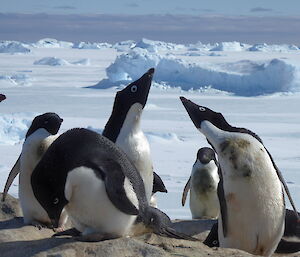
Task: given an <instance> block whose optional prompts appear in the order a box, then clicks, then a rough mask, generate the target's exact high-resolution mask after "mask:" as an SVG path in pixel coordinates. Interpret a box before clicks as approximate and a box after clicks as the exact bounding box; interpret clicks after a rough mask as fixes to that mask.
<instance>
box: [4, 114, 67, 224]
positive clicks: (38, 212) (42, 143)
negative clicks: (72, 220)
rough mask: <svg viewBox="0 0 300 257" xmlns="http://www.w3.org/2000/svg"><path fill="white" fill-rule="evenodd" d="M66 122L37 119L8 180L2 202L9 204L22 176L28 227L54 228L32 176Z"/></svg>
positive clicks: (22, 200)
mask: <svg viewBox="0 0 300 257" xmlns="http://www.w3.org/2000/svg"><path fill="white" fill-rule="evenodd" d="M62 122H63V119H62V118H60V117H59V116H58V115H57V114H56V113H51V112H48V113H44V114H42V115H38V116H36V117H35V118H34V119H33V121H32V123H31V126H30V127H29V129H28V131H27V133H26V136H25V141H24V144H23V148H22V152H21V154H20V156H19V158H18V160H17V161H16V163H15V165H14V166H13V168H12V170H11V171H10V173H9V176H8V178H7V181H6V184H5V188H4V192H3V198H2V201H5V198H6V195H7V193H8V190H9V188H10V186H11V184H12V182H13V180H14V179H15V177H16V176H17V175H18V174H19V173H20V176H19V199H20V205H21V209H22V212H23V216H24V223H25V224H31V225H35V226H38V227H41V226H50V225H51V221H50V219H49V217H48V215H47V213H46V211H45V210H44V209H43V208H42V206H41V205H40V204H39V202H38V201H37V200H36V198H35V196H34V194H33V191H32V187H31V182H30V180H31V174H32V171H33V169H34V168H35V166H36V164H37V163H38V162H39V160H40V159H41V158H42V156H43V154H44V153H45V152H46V151H47V149H48V147H49V146H50V145H51V143H52V142H53V141H54V140H55V139H56V138H57V137H58V135H57V132H58V130H59V128H60V126H61V123H62ZM65 219H66V215H65V214H64V215H62V219H61V220H60V224H59V225H61V226H62V225H63V223H64V222H65Z"/></svg>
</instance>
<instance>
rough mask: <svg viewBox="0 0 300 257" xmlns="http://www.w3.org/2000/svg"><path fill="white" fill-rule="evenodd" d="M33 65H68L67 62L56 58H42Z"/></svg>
mask: <svg viewBox="0 0 300 257" xmlns="http://www.w3.org/2000/svg"><path fill="white" fill-rule="evenodd" d="M33 64H34V65H49V66H64V65H68V64H69V62H67V61H66V60H64V59H60V58H56V57H44V58H42V59H40V60H37V61H35V62H34V63H33Z"/></svg>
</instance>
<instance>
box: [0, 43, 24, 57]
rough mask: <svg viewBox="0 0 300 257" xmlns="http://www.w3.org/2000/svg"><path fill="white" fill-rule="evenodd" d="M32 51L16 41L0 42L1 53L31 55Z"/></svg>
mask: <svg viewBox="0 0 300 257" xmlns="http://www.w3.org/2000/svg"><path fill="white" fill-rule="evenodd" d="M29 52H30V49H29V48H27V47H26V46H25V45H24V44H22V43H20V42H15V41H1V42H0V53H10V54H15V53H29Z"/></svg>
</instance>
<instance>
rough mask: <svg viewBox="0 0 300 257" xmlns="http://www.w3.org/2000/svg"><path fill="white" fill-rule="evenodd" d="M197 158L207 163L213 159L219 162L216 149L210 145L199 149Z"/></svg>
mask: <svg viewBox="0 0 300 257" xmlns="http://www.w3.org/2000/svg"><path fill="white" fill-rule="evenodd" d="M197 160H199V161H200V162H201V163H202V164H207V163H209V162H210V161H212V160H213V161H214V162H215V163H217V159H216V154H215V152H214V150H213V149H211V148H209V147H202V148H200V149H199V150H198V152H197Z"/></svg>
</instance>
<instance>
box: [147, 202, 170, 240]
mask: <svg viewBox="0 0 300 257" xmlns="http://www.w3.org/2000/svg"><path fill="white" fill-rule="evenodd" d="M142 216H143V217H142V219H143V222H144V224H145V226H147V227H148V228H150V229H152V230H153V231H154V232H156V233H157V232H159V231H160V230H161V229H164V228H165V227H170V226H172V221H171V219H170V218H169V216H168V215H167V214H165V213H164V212H162V211H161V210H159V209H157V208H155V207H152V206H148V207H147V209H146V211H145V212H143V215H142ZM158 234H160V233H158Z"/></svg>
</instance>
